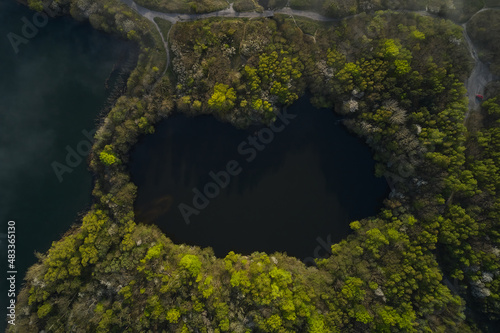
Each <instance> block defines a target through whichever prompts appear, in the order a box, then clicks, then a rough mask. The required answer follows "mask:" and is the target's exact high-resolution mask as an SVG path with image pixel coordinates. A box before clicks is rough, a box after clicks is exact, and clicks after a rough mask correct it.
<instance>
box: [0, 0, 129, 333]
mask: <svg viewBox="0 0 500 333" xmlns="http://www.w3.org/2000/svg"><path fill="white" fill-rule="evenodd" d="M33 14H34V13H33V12H32V11H30V10H29V9H27V8H26V7H24V6H22V5H20V4H17V3H16V2H15V1H14V0H2V1H1V2H0V256H1V257H0V260H1V264H0V270H1V273H0V277H1V282H0V283H1V284H0V308H1V310H0V331H4V327H5V321H4V318H5V311H6V304H7V301H8V297H7V291H6V288H7V286H6V283H5V281H6V278H5V273H6V271H7V268H6V263H7V258H6V250H7V245H6V239H5V238H4V236H5V233H6V232H7V222H8V221H9V220H14V221H15V222H16V270H17V276H16V280H17V281H16V286H17V289H18V291H19V289H20V287H21V285H22V279H23V278H24V274H25V272H26V269H27V268H28V267H29V266H30V265H32V264H33V263H34V262H35V261H36V258H35V256H34V254H33V253H34V251H39V252H45V251H47V249H48V248H49V247H50V245H51V243H52V241H56V240H58V239H59V238H60V236H61V235H62V234H63V233H64V232H65V231H67V230H68V229H69V227H70V225H71V224H73V223H74V222H75V220H76V219H77V217H78V212H81V211H83V210H84V209H86V207H88V205H89V204H90V202H91V196H90V194H91V185H92V178H91V174H90V173H89V172H88V170H87V163H86V159H85V158H86V156H83V157H82V156H80V157H75V158H74V159H73V160H72V161H70V162H73V164H72V165H73V167H71V169H72V172H71V173H64V174H63V175H62V182H60V180H59V179H58V177H57V176H56V175H55V173H54V170H53V167H52V165H51V164H52V163H53V162H55V161H57V162H59V163H61V165H66V161H65V159H66V155H67V151H66V146H69V147H70V148H71V149H74V150H75V151H76V150H78V148H80V152H82V153H84V154H83V155H85V152H86V150H87V148H88V146H89V141H88V139H87V138H86V136H85V135H84V134H83V133H82V131H84V130H87V131H91V130H92V129H94V128H95V122H96V119H97V117H98V115H99V112H100V110H101V109H102V108H103V106H104V104H105V102H106V98H107V96H108V95H109V94H110V90H112V89H113V82H109V88H108V89H106V87H105V82H106V79H107V78H108V77H109V76H110V74H111V73H112V72H113V68H114V65H115V64H116V63H117V61H119V60H120V59H121V57H122V55H123V54H128V53H130V52H129V50H130V49H131V47H132V45H130V44H129V43H128V42H124V41H119V40H117V39H116V38H112V37H110V36H108V35H105V34H103V33H100V32H97V31H95V30H94V29H92V28H91V27H90V25H88V24H82V23H77V22H75V21H73V20H72V19H70V18H57V19H50V20H49V21H48V23H47V24H46V25H45V26H43V27H41V28H40V29H39V31H38V33H37V34H36V36H33V37H32V38H29V39H28V43H27V44H21V45H19V52H18V53H17V54H16V53H15V52H14V50H13V48H12V46H11V43H10V41H9V39H8V37H7V35H8V33H10V32H12V33H15V34H17V35H19V36H22V27H23V25H24V23H23V21H22V18H23V17H25V18H26V19H27V20H28V21H32V19H33ZM79 158H80V159H81V160H80V161H79Z"/></svg>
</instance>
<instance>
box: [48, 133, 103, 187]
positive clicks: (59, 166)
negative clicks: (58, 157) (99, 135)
mask: <svg viewBox="0 0 500 333" xmlns="http://www.w3.org/2000/svg"><path fill="white" fill-rule="evenodd" d="M95 132H96V130H95V129H94V130H91V131H87V130H83V131H82V134H83V136H84V137H85V139H84V140H81V141H80V142H78V144H77V145H76V147H75V148H72V147H70V146H66V148H65V149H66V158H65V159H64V162H65V164H63V163H60V162H58V161H54V162H52V163H51V164H50V166H51V167H52V170H54V174H55V175H56V177H57V179H58V180H59V183H62V181H63V175H64V174H65V173H72V172H73V169H74V168H76V167H78V166H79V165H80V164H81V163H82V162H83V161H84V160H85V157H87V156H88V154H89V153H90V151H91V150H92V142H93V140H94V134H95Z"/></svg>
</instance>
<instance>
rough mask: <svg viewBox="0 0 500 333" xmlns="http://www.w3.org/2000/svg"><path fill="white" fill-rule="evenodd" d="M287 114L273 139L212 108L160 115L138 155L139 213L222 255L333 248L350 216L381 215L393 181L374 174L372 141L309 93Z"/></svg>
mask: <svg viewBox="0 0 500 333" xmlns="http://www.w3.org/2000/svg"><path fill="white" fill-rule="evenodd" d="M288 113H289V114H292V115H295V118H293V119H289V120H286V121H285V122H283V121H282V120H277V122H276V124H275V125H276V126H275V127H276V128H277V129H280V128H283V129H282V130H281V131H279V132H277V131H274V132H273V133H272V136H271V135H270V132H272V131H269V130H264V132H265V133H264V132H262V133H261V137H262V139H263V141H264V143H263V142H262V141H260V139H259V136H258V133H259V131H261V130H262V128H252V129H249V130H240V129H236V128H234V127H233V126H231V125H229V124H225V123H221V122H219V121H217V120H216V119H214V118H213V117H211V116H198V117H194V118H190V117H187V116H184V115H180V114H177V115H174V116H172V117H170V118H169V119H166V120H163V121H162V122H160V123H159V125H158V126H157V129H156V133H155V134H153V135H149V136H146V137H144V138H143V139H142V140H141V141H140V142H139V144H138V145H137V146H136V148H135V150H134V151H133V152H132V155H131V157H132V160H131V166H130V170H131V173H132V179H133V181H134V182H135V184H136V185H138V198H137V201H136V207H135V211H136V220H137V221H138V222H143V223H155V224H157V225H158V226H159V227H160V229H161V230H163V231H164V232H165V233H166V235H167V236H169V237H170V238H171V239H172V240H173V241H174V242H177V243H187V244H190V245H199V246H202V247H207V246H210V247H212V248H213V249H214V252H215V254H216V255H217V256H225V255H226V254H227V253H228V252H229V251H231V250H234V251H236V252H239V253H244V254H249V253H251V252H253V251H265V252H268V253H272V252H275V251H279V252H287V253H288V254H289V255H293V256H296V257H298V258H301V259H302V260H304V259H306V258H309V260H308V261H310V257H314V256H317V255H320V256H323V255H325V254H326V251H327V250H326V249H325V248H328V247H329V245H330V244H331V243H332V242H337V241H339V240H341V239H342V238H343V237H345V236H346V235H347V234H348V233H349V222H350V221H353V220H356V219H360V218H364V217H368V216H371V215H373V214H376V213H377V211H378V209H380V207H381V205H382V201H383V199H384V198H385V197H386V195H387V194H388V186H387V183H386V182H385V180H384V179H380V178H375V176H374V175H373V173H374V161H373V158H372V154H371V151H370V149H369V148H368V147H367V146H366V145H365V144H364V143H363V142H362V140H360V139H359V138H357V137H355V136H353V135H352V134H351V133H349V132H348V131H347V129H346V128H345V127H344V126H343V125H342V123H341V121H340V117H339V116H337V115H336V114H335V113H334V112H333V111H331V110H326V109H321V110H319V109H316V108H314V107H313V106H312V105H311V104H310V103H309V101H308V100H307V99H306V98H303V99H301V100H299V101H298V102H297V103H295V104H294V105H293V106H291V107H290V108H289V109H288ZM290 118H292V117H290ZM286 123H288V124H286ZM255 135H257V140H258V141H257V142H256V143H255V142H254V143H252V142H253V141H252V140H253V139H252V137H254V136H255ZM231 171H232V174H233V175H231ZM221 172H222V173H221ZM227 175H229V177H227ZM217 181H218V183H217ZM207 184H210V185H207ZM217 184H219V185H217ZM226 184H227V185H226ZM200 193H201V194H200ZM205 199H206V200H205ZM193 200H194V201H193ZM207 202H208V203H207Z"/></svg>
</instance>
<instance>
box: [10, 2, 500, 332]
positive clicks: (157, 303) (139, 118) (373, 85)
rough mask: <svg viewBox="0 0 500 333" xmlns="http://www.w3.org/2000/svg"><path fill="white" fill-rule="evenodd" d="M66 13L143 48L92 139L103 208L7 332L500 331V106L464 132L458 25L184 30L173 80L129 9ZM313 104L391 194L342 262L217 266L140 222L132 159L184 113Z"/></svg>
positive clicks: (280, 258) (259, 261)
mask: <svg viewBox="0 0 500 333" xmlns="http://www.w3.org/2000/svg"><path fill="white" fill-rule="evenodd" d="M356 3H358V2H356ZM30 5H31V6H32V7H33V8H36V7H37V5H39V2H37V1H36V0H30ZM264 7H265V6H264ZM51 8H53V9H57V10H59V12H60V13H61V14H68V13H69V14H71V15H72V16H73V17H75V18H77V19H82V20H83V19H88V20H89V21H90V22H91V24H92V25H93V26H94V27H95V28H97V29H102V30H105V31H108V32H112V33H115V34H119V35H120V36H123V37H125V38H128V39H131V40H134V41H136V42H137V43H138V44H139V46H140V48H141V55H140V57H139V61H138V65H137V68H136V69H135V70H134V72H133V73H132V74H131V76H130V78H129V80H128V85H127V87H128V89H127V93H126V94H125V95H124V96H121V97H120V98H119V99H118V100H117V101H116V103H115V106H114V107H113V108H112V110H110V112H109V114H108V115H107V116H106V117H105V118H104V119H102V122H101V126H100V128H99V130H98V131H97V133H96V136H95V144H94V147H93V153H92V155H91V158H90V168H91V170H92V171H93V172H94V173H95V175H96V184H95V188H94V191H93V195H94V199H95V201H94V205H93V206H92V209H91V210H90V211H89V212H87V214H86V215H85V216H84V217H83V219H82V221H79V223H76V224H75V225H74V226H73V227H72V228H71V230H69V231H68V232H67V234H66V235H65V237H64V238H63V239H61V240H59V241H57V242H54V243H53V246H52V247H51V249H50V250H49V251H48V252H47V253H44V254H38V257H39V262H38V263H37V264H35V265H34V266H32V267H31V268H30V269H29V271H28V273H27V276H26V279H25V280H26V281H25V285H24V287H23V289H22V291H21V293H20V294H19V296H18V301H17V317H16V326H12V327H10V332H23V333H25V332H39V331H40V330H45V331H46V332H94V331H96V332H162V331H164V332H315V333H322V332H324V333H327V332H328V333H330V332H367V331H374V332H474V331H479V330H483V331H488V327H487V325H486V323H488V320H489V321H495V320H496V321H498V319H499V315H500V302H499V297H500V290H499V288H500V270H499V268H500V267H499V257H500V249H499V243H500V230H499V221H500V197H499V193H498V192H499V191H500V178H499V177H500V172H499V169H500V96H499V94H498V93H499V92H500V89H498V85H497V84H492V85H491V86H490V87H489V89H488V94H487V95H486V100H485V101H484V102H483V104H482V110H481V112H476V113H475V114H474V115H471V117H470V121H468V122H467V126H466V122H465V115H466V114H467V112H468V111H467V102H468V101H467V99H466V97H465V88H464V81H465V79H466V78H467V77H468V75H469V73H470V71H471V69H472V65H473V63H472V59H471V58H470V56H469V51H468V50H467V45H466V43H465V41H464V38H463V33H462V28H461V27H460V26H459V25H457V24H455V23H453V22H452V21H448V20H444V19H436V18H432V17H427V16H422V15H418V14H413V13H400V12H391V11H382V12H377V13H374V14H362V15H358V16H356V17H353V18H349V19H347V20H343V21H340V22H336V23H332V24H328V25H327V24H319V23H315V22H313V21H309V20H305V19H298V18H296V19H295V20H292V19H289V18H287V17H285V16H279V15H278V16H276V17H274V18H271V19H260V20H243V19H211V20H206V21H195V22H189V23H188V22H186V23H178V24H177V25H175V26H174V27H173V28H172V30H171V31H170V44H169V45H170V47H171V55H173V61H172V64H171V67H170V68H169V69H168V71H167V75H165V76H162V75H161V74H162V73H163V71H164V69H165V65H166V54H165V50H164V49H163V43H162V41H161V38H160V35H159V33H158V30H157V29H156V28H155V27H154V25H153V24H152V23H151V22H148V21H147V20H144V19H143V18H141V17H139V16H138V15H136V14H135V13H134V12H133V11H131V10H130V9H129V8H128V7H126V6H125V5H123V4H121V3H119V2H118V1H115V0H103V1H96V2H94V3H92V4H90V3H87V2H85V1H74V0H58V1H54V2H52V4H51ZM160 23H161V24H160V26H161V30H162V31H163V32H164V34H165V32H166V31H167V30H168V28H169V26H168V25H167V23H165V22H161V21H160ZM492 52H496V51H494V50H493V51H492ZM497 56H498V54H497ZM306 92H308V93H310V94H311V96H312V101H313V102H314V103H315V105H317V106H327V107H333V108H334V109H335V110H336V111H337V112H339V113H341V114H343V115H344V117H345V121H344V123H345V125H346V126H348V127H349V128H350V129H352V131H354V132H355V133H357V134H358V135H359V136H361V137H362V138H364V139H365V140H366V142H367V144H368V145H369V146H370V147H371V148H372V149H373V151H374V155H375V159H376V160H377V167H376V170H375V172H376V174H377V175H379V176H385V177H387V178H388V179H389V180H390V182H391V183H392V184H393V187H394V189H393V191H392V193H391V195H390V197H389V198H387V200H386V201H385V204H384V207H383V209H382V210H381V211H380V213H379V214H378V215H377V216H374V217H371V218H367V219H365V220H361V221H353V222H352V223H351V224H350V226H351V228H352V230H353V233H352V234H351V235H350V236H349V237H348V238H347V239H345V240H343V241H341V242H340V243H338V244H335V245H334V246H333V247H332V255H331V256H330V257H329V258H327V259H321V260H318V261H317V266H311V267H306V266H305V265H304V264H303V263H302V262H300V261H299V260H298V259H296V258H292V257H289V256H287V255H285V254H280V253H275V254H265V253H253V254H252V255H248V256H243V255H239V254H235V253H232V252H231V253H229V254H228V255H227V256H226V257H225V258H216V257H215V256H214V254H213V251H212V250H211V249H209V248H208V249H200V248H198V247H193V246H186V245H178V244H173V243H172V242H171V241H170V240H169V239H168V238H167V237H166V236H165V235H163V234H162V233H161V232H160V231H159V230H158V229H157V228H156V227H155V226H151V225H144V224H141V223H140V222H141V221H136V220H135V219H134V212H133V202H134V199H135V196H136V187H135V185H134V184H133V183H131V182H130V177H129V174H128V171H127V162H128V154H129V150H130V148H131V147H132V145H133V144H134V143H135V142H136V141H137V138H138V136H139V135H143V134H148V133H152V132H153V131H154V124H155V123H156V122H157V121H158V120H159V119H161V118H163V117H167V116H168V115H169V114H170V113H171V112H173V110H175V109H177V110H180V111H182V112H187V113H190V114H201V113H205V114H212V115H214V116H216V117H217V118H219V119H221V120H223V121H229V122H231V123H233V124H235V125H236V126H242V127H244V126H247V125H249V124H253V123H256V122H261V123H266V124H268V123H270V122H272V121H273V119H274V117H275V113H274V112H275V111H279V110H280V109H281V108H282V107H283V106H286V105H290V104H292V103H293V102H294V101H295V100H296V99H297V98H299V97H300V96H302V95H304V94H305V93H306ZM469 123H472V124H473V125H474V126H470V125H469ZM486 319H487V320H486Z"/></svg>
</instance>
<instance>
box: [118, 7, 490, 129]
mask: <svg viewBox="0 0 500 333" xmlns="http://www.w3.org/2000/svg"><path fill="white" fill-rule="evenodd" d="M120 1H121V2H122V3H124V4H126V5H127V6H129V7H130V8H132V9H133V10H135V11H136V12H137V13H138V14H139V15H141V16H143V17H145V18H147V19H148V20H150V21H151V22H153V23H154V25H155V26H156V28H157V29H158V31H159V32H160V35H161V38H162V40H163V44H164V46H165V50H166V52H167V65H166V67H165V71H164V74H165V73H166V71H167V69H168V67H169V66H170V51H169V47H168V39H169V36H170V31H171V30H172V28H173V26H174V25H175V24H176V23H177V22H179V21H181V22H182V21H195V20H202V19H207V18H212V17H224V18H265V17H273V16H274V15H275V14H285V15H290V16H291V17H292V18H294V16H301V17H305V18H309V19H311V20H315V21H319V22H338V21H341V20H344V19H349V18H352V17H355V16H357V15H360V14H356V15H351V16H346V17H343V18H331V17H326V16H323V15H321V14H318V13H315V12H310V11H304V10H296V9H291V8H290V7H288V4H287V7H284V8H281V9H275V10H265V11H263V12H261V13H257V12H241V13H240V12H237V11H235V10H234V9H233V4H232V3H231V4H229V7H228V8H226V9H223V10H219V11H215V12H211V13H205V14H181V13H163V12H158V11H154V10H150V9H148V8H145V7H142V6H140V5H138V4H136V3H135V2H134V0H120ZM499 9H500V7H484V8H482V9H481V10H479V11H477V12H476V13H475V14H474V15H472V16H471V18H470V19H469V20H468V21H467V22H465V23H463V24H462V27H463V33H464V38H465V40H466V41H467V46H468V48H469V51H470V54H471V57H472V58H473V59H474V63H475V65H474V69H473V71H472V72H471V74H470V76H469V78H468V79H467V80H466V81H465V87H466V89H467V97H468V99H469V107H468V110H467V113H466V114H465V121H467V119H468V118H469V116H470V113H471V112H474V111H477V110H479V109H480V105H481V104H480V101H479V100H478V99H477V98H476V94H481V95H483V94H484V90H485V88H486V85H487V84H488V83H489V82H491V81H493V80H495V79H498V77H495V76H494V75H493V74H492V73H491V72H490V70H489V68H488V65H486V64H485V63H483V62H482V61H480V60H479V57H478V56H477V50H476V47H475V46H474V43H473V42H472V41H471V39H470V37H469V35H468V34H467V23H469V21H470V20H471V19H472V18H473V17H474V16H476V15H477V14H479V13H481V12H483V11H486V10H499ZM395 12H406V13H415V14H419V15H424V16H432V17H438V16H437V15H435V14H433V13H430V12H428V11H425V10H421V11H409V10H395ZM361 14H362V13H361ZM157 17H158V18H161V19H164V20H167V21H169V22H171V23H172V27H171V28H170V30H169V31H168V34H167V36H163V34H162V33H161V30H160V27H159V26H158V24H157V23H156V22H155V21H154V19H155V18H157ZM294 20H295V19H294ZM165 38H166V39H165Z"/></svg>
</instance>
